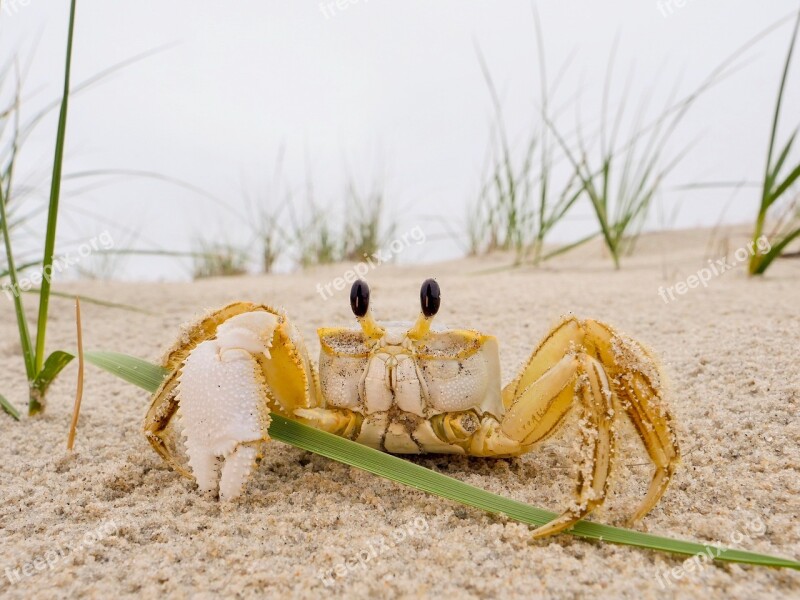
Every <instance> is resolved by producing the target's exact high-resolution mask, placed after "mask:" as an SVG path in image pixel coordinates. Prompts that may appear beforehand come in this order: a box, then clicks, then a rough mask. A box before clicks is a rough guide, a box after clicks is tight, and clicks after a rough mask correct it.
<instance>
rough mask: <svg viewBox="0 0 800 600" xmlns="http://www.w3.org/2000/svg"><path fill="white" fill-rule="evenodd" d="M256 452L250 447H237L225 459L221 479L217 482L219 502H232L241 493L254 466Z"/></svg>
mask: <svg viewBox="0 0 800 600" xmlns="http://www.w3.org/2000/svg"><path fill="white" fill-rule="evenodd" d="M257 454H258V452H257V451H256V449H255V448H253V447H252V446H239V447H238V448H236V450H234V451H233V454H231V455H230V456H229V457H228V458H226V459H225V466H224V467H222V478H221V479H220V480H219V498H220V500H233V499H234V498H236V497H237V496H238V495H239V494H241V493H242V489H243V488H244V484H245V483H247V480H248V479H250V473H251V472H252V471H253V468H254V467H255V464H256V455H257Z"/></svg>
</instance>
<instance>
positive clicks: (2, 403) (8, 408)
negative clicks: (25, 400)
mask: <svg viewBox="0 0 800 600" xmlns="http://www.w3.org/2000/svg"><path fill="white" fill-rule="evenodd" d="M0 408H2V409H3V412H4V413H6V414H7V415H10V416H11V418H12V419H14V420H15V421H19V411H18V410H17V409H16V408H14V405H13V404H11V402H9V401H8V400H6V399H5V397H4V396H3V395H2V394H0Z"/></svg>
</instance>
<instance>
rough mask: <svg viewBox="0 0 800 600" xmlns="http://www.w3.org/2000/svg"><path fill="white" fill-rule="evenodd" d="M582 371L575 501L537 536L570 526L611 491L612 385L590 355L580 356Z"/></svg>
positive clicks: (612, 447)
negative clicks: (580, 448) (579, 461)
mask: <svg viewBox="0 0 800 600" xmlns="http://www.w3.org/2000/svg"><path fill="white" fill-rule="evenodd" d="M580 374H581V377H580V380H581V383H580V391H579V393H578V398H579V400H580V403H581V408H582V418H581V426H580V431H581V438H582V448H583V457H582V464H581V466H580V471H579V473H578V486H577V490H576V493H575V505H574V506H572V507H570V508H569V509H567V510H566V511H564V512H563V513H562V514H561V515H559V516H558V517H557V518H555V519H553V520H552V521H550V522H549V523H547V524H546V525H543V526H542V527H539V528H538V529H535V530H534V531H533V536H534V537H544V536H546V535H551V534H554V533H558V532H560V531H563V530H564V529H567V528H569V527H571V526H572V525H573V524H575V523H576V522H578V521H579V520H580V519H582V518H583V517H584V516H586V515H587V514H589V513H590V512H591V511H592V510H594V509H595V508H596V507H598V506H600V505H601V504H602V503H603V501H604V500H605V498H606V493H607V491H608V474H609V472H610V470H611V455H612V453H613V449H614V437H613V433H612V429H611V424H612V414H613V413H612V408H611V389H610V388H609V384H608V379H607V378H606V374H605V371H604V370H603V367H602V365H601V364H600V363H599V362H597V361H596V360H595V359H593V358H592V357H590V356H586V355H584V356H582V357H581V360H580Z"/></svg>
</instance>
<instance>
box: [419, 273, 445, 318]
mask: <svg viewBox="0 0 800 600" xmlns="http://www.w3.org/2000/svg"><path fill="white" fill-rule="evenodd" d="M419 301H420V304H422V314H424V315H425V316H426V317H432V316H433V315H435V314H436V313H437V312H439V305H440V304H441V303H442V291H441V290H440V289H439V284H438V283H436V280H434V279H426V280H425V281H424V282H423V283H422V289H420V291H419Z"/></svg>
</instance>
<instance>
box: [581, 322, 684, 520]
mask: <svg viewBox="0 0 800 600" xmlns="http://www.w3.org/2000/svg"><path fill="white" fill-rule="evenodd" d="M584 326H585V329H586V347H587V350H588V351H589V352H591V353H592V354H593V355H595V356H596V357H597V358H598V359H599V360H600V361H601V362H602V363H603V365H604V366H605V369H606V371H607V373H608V375H609V377H610V379H611V385H612V388H613V389H614V392H615V394H614V395H615V398H616V400H617V405H619V406H620V407H621V408H622V409H623V410H624V412H625V413H626V414H627V415H628V417H629V418H630V420H631V422H632V423H633V424H634V426H635V428H636V431H637V432H638V434H639V437H640V438H641V440H642V443H643V444H644V447H645V449H646V450H647V453H648V455H649V456H650V459H651V460H652V461H653V464H655V466H656V469H655V472H654V473H653V478H652V480H651V482H650V487H649V489H648V490H647V495H646V496H645V498H644V500H643V501H642V503H641V504H640V505H639V508H638V509H637V510H636V512H635V513H634V515H633V516H632V517H631V518H630V520H629V522H630V523H633V522H634V521H637V520H639V519H641V518H642V517H644V516H645V515H646V514H647V513H648V512H650V509H652V508H653V506H655V504H656V503H657V502H658V500H659V499H660V498H661V496H662V495H663V494H664V492H665V491H666V489H667V485H669V482H670V479H671V478H672V475H673V473H674V472H675V469H676V467H677V466H678V462H679V461H680V450H679V448H678V442H677V437H676V435H675V432H674V428H673V425H672V416H671V414H670V412H669V410H668V408H667V406H666V403H665V402H664V398H663V393H662V390H661V381H660V379H661V377H660V374H659V371H658V367H657V363H656V362H655V359H654V358H653V357H652V356H651V354H650V353H649V352H648V351H647V350H646V349H645V348H644V347H642V346H641V345H640V344H639V343H638V342H636V341H635V340H632V339H630V338H628V337H625V336H622V335H620V334H619V333H617V332H615V331H614V330H613V329H612V328H611V327H609V326H608V325H606V324H605V323H601V322H599V321H593V320H587V321H586V322H585V324H584Z"/></svg>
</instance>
